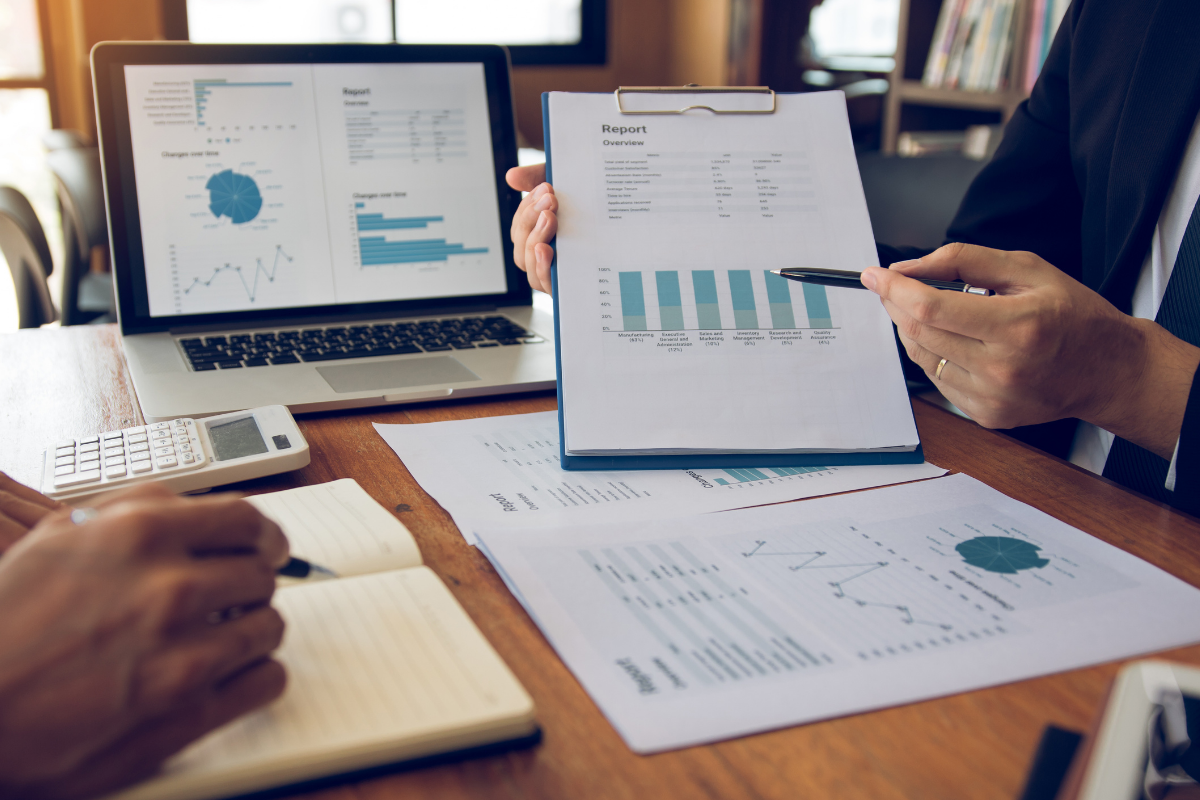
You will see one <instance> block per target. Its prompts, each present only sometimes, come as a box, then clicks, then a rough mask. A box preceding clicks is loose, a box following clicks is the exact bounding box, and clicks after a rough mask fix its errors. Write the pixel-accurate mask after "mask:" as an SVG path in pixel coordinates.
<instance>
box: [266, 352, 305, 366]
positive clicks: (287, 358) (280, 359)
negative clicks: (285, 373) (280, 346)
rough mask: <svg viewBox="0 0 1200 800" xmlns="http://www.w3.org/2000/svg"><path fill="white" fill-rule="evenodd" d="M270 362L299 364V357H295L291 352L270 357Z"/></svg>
mask: <svg viewBox="0 0 1200 800" xmlns="http://www.w3.org/2000/svg"><path fill="white" fill-rule="evenodd" d="M271 363H272V364H299V363H300V359H298V358H296V357H295V356H294V355H292V354H291V353H286V354H281V355H277V356H275V357H274V358H272V359H271Z"/></svg>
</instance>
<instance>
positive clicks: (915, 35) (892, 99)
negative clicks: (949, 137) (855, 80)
mask: <svg viewBox="0 0 1200 800" xmlns="http://www.w3.org/2000/svg"><path fill="white" fill-rule="evenodd" d="M942 1H943V0H900V24H899V29H898V31H897V46H896V66H895V69H893V70H892V74H891V76H890V81H889V82H890V84H891V86H890V88H889V89H888V95H887V99H886V100H885V102H884V109H883V143H882V144H883V148H882V149H883V152H884V153H887V154H889V155H890V154H894V153H895V152H896V140H897V139H898V138H899V136H900V132H901V131H902V130H917V129H920V128H922V127H923V128H930V129H945V130H953V129H955V128H966V127H967V126H968V125H974V124H981V123H982V124H987V123H996V122H1007V121H1008V118H1009V117H1011V116H1012V114H1013V112H1014V111H1016V108H1017V106H1018V105H1020V103H1021V101H1022V100H1024V99H1025V97H1026V94H1025V92H1024V90H1023V87H1024V86H1025V69H1026V63H1027V61H1028V59H1027V58H1026V47H1028V43H1029V38H1030V37H1029V33H1030V31H1029V26H1030V24H1031V16H1032V14H1031V13H1030V11H1031V8H1032V5H1033V0H1017V3H1016V8H1015V13H1016V16H1015V18H1014V20H1013V21H1014V23H1015V27H1014V31H1015V34H1016V36H1015V39H1014V41H1013V50H1012V61H1011V64H1012V66H1011V68H1010V73H1009V80H1008V88H1006V89H1002V90H1000V91H995V92H979V91H967V90H963V89H949V88H944V87H931V86H926V85H925V84H923V83H922V82H921V77H922V75H923V74H924V72H925V60H926V58H927V57H928V55H929V45H930V44H931V43H932V41H933V36H934V29H935V27H936V26H937V18H938V13H939V12H940V11H941V7H942ZM946 2H952V0H946Z"/></svg>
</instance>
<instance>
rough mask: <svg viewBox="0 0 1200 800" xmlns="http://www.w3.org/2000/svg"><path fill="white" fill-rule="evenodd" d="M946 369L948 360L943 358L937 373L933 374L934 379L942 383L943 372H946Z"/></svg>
mask: <svg viewBox="0 0 1200 800" xmlns="http://www.w3.org/2000/svg"><path fill="white" fill-rule="evenodd" d="M945 368H946V359H944V358H943V359H942V360H941V361H939V362H938V367H937V371H936V372H934V373H933V377H934V378H935V379H936V380H939V381H940V380H941V379H942V370H944V369H945Z"/></svg>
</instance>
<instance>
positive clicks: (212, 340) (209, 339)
mask: <svg viewBox="0 0 1200 800" xmlns="http://www.w3.org/2000/svg"><path fill="white" fill-rule="evenodd" d="M204 343H205V344H206V345H209V346H212V345H214V344H229V340H228V339H226V338H225V337H224V336H206V337H204Z"/></svg>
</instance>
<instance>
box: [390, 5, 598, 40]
mask: <svg viewBox="0 0 1200 800" xmlns="http://www.w3.org/2000/svg"><path fill="white" fill-rule="evenodd" d="M580 5H581V3H580V0H509V1H508V2H504V0H438V2H434V3H431V2H429V0H396V38H397V40H398V41H400V42H403V43H407V44H438V43H443V42H461V43H471V44H525V45H531V44H533V45H536V44H578V43H579V40H580V38H581V37H582V34H583V31H582V28H581V20H580V15H579V12H580Z"/></svg>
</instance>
